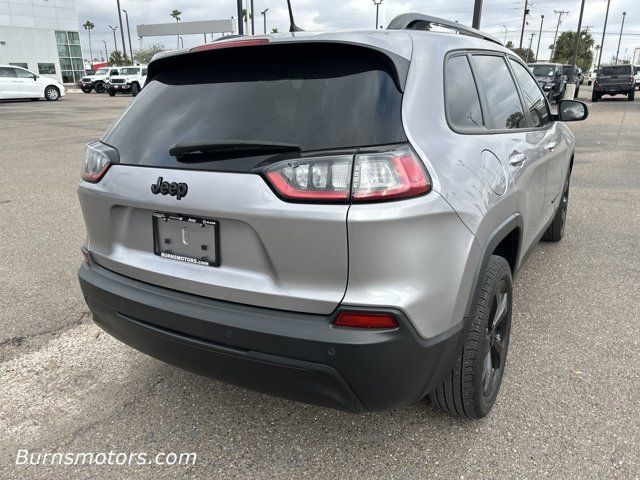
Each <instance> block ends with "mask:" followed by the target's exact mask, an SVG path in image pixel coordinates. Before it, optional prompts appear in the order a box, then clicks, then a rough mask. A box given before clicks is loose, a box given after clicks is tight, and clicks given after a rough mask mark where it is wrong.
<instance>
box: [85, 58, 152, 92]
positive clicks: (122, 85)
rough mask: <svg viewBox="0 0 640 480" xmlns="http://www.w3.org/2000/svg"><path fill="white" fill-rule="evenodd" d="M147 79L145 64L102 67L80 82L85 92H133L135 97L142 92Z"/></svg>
mask: <svg viewBox="0 0 640 480" xmlns="http://www.w3.org/2000/svg"><path fill="white" fill-rule="evenodd" d="M146 79H147V67H146V66H145V65H132V66H128V67H102V68H99V69H98V70H96V71H95V73H94V74H93V75H86V76H84V77H82V78H81V79H80V81H79V82H78V84H79V86H80V89H81V90H82V91H83V92H84V93H91V92H92V91H95V92H96V93H108V94H109V95H110V96H112V97H113V96H115V94H116V93H131V94H132V95H133V96H134V97H135V96H136V95H138V93H140V90H142V87H144V84H145V82H146Z"/></svg>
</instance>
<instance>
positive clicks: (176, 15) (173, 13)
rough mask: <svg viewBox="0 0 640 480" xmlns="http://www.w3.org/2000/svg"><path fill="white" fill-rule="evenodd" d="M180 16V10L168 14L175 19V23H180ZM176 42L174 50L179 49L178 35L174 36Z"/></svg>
mask: <svg viewBox="0 0 640 480" xmlns="http://www.w3.org/2000/svg"><path fill="white" fill-rule="evenodd" d="M180 15H182V12H181V11H180V10H171V13H170V14H169V16H170V17H173V18H175V19H176V23H178V22H179V21H180ZM176 41H177V43H178V45H177V47H176V48H180V35H176Z"/></svg>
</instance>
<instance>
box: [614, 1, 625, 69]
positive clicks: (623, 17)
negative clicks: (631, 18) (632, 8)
mask: <svg viewBox="0 0 640 480" xmlns="http://www.w3.org/2000/svg"><path fill="white" fill-rule="evenodd" d="M626 16H627V12H622V26H621V27H620V38H619V39H618V50H616V65H617V64H618V55H619V54H620V42H622V30H623V29H624V19H625V18H626Z"/></svg>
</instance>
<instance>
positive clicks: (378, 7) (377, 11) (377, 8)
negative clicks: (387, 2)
mask: <svg viewBox="0 0 640 480" xmlns="http://www.w3.org/2000/svg"><path fill="white" fill-rule="evenodd" d="M382 1H383V0H373V4H374V5H375V6H376V30H377V29H378V14H379V11H380V4H381V3H382Z"/></svg>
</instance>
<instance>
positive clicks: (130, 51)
mask: <svg viewBox="0 0 640 480" xmlns="http://www.w3.org/2000/svg"><path fill="white" fill-rule="evenodd" d="M122 11H123V12H124V16H125V18H126V19H127V36H128V37H129V53H130V54H131V63H132V64H133V47H132V46H131V30H129V13H128V12H127V11H126V10H125V9H124V8H123V9H122ZM204 41H205V42H206V41H207V38H206V37H205V39H204Z"/></svg>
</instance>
